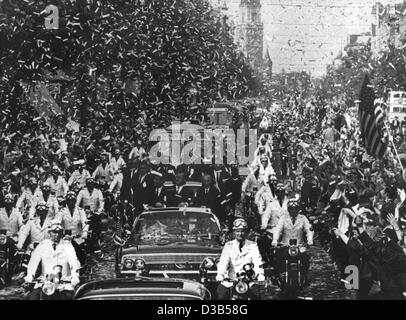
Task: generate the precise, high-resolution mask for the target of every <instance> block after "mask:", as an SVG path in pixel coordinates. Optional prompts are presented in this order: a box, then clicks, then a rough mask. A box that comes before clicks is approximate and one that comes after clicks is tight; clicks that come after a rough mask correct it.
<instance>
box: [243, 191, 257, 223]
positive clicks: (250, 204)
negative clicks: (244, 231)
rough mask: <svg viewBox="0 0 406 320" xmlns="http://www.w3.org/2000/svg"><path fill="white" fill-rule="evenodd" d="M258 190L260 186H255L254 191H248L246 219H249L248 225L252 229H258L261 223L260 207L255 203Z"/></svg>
mask: <svg viewBox="0 0 406 320" xmlns="http://www.w3.org/2000/svg"><path fill="white" fill-rule="evenodd" d="M257 191H258V188H254V189H253V192H250V193H247V197H246V200H245V214H244V216H245V219H246V220H247V223H248V227H249V228H250V229H254V230H257V229H258V228H259V225H260V221H259V215H258V208H257V205H256V204H255V194H256V192H257Z"/></svg>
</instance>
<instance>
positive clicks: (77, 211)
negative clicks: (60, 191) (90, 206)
mask: <svg viewBox="0 0 406 320" xmlns="http://www.w3.org/2000/svg"><path fill="white" fill-rule="evenodd" d="M65 199H66V205H65V206H64V207H63V208H62V209H61V210H60V211H59V213H58V214H57V216H56V217H55V219H57V220H59V221H61V224H62V226H63V228H64V229H65V230H70V231H71V237H72V238H73V240H72V245H73V247H74V248H75V251H76V255H77V257H78V259H79V261H80V263H81V265H84V263H85V260H86V243H85V242H86V240H87V236H88V230H89V225H88V223H87V218H86V213H85V211H84V210H83V209H82V208H79V207H77V206H76V194H75V192H73V191H68V193H67V194H66V197H65Z"/></svg>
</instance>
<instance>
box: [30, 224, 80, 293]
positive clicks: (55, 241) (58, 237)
mask: <svg viewBox="0 0 406 320" xmlns="http://www.w3.org/2000/svg"><path fill="white" fill-rule="evenodd" d="M48 231H49V236H50V239H46V240H44V241H42V242H41V243H40V244H39V245H38V246H37V248H36V249H35V250H34V252H33V253H32V256H31V259H30V262H29V263H28V268H27V276H26V277H25V281H26V284H27V283H30V282H32V281H33V279H34V276H35V273H36V271H37V268H38V265H39V264H40V263H41V268H42V272H41V278H43V279H45V278H46V277H47V276H48V277H52V275H55V268H54V267H55V266H61V267H62V278H61V280H64V281H70V283H66V284H62V285H60V295H61V296H60V298H61V299H72V298H73V293H74V289H75V286H77V285H78V284H79V282H80V280H79V272H78V271H79V269H80V263H79V260H78V258H77V257H76V253H75V249H74V248H73V246H72V244H71V243H70V242H69V241H65V240H62V237H63V231H64V230H63V227H62V225H61V222H60V221H59V220H53V221H52V222H51V224H50V227H49V230H48ZM41 290H42V284H41V283H37V284H36V285H35V287H34V290H33V291H32V293H31V296H30V300H39V299H40V295H41Z"/></svg>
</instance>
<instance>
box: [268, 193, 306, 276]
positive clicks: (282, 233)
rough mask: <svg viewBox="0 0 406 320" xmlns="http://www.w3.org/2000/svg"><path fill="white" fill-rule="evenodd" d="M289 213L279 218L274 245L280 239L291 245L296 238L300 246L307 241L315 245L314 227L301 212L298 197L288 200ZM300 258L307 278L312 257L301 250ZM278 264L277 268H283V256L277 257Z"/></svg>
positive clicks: (283, 243) (285, 244)
mask: <svg viewBox="0 0 406 320" xmlns="http://www.w3.org/2000/svg"><path fill="white" fill-rule="evenodd" d="M288 212H289V215H284V216H282V217H281V218H280V219H279V222H278V225H277V226H276V228H275V231H274V239H273V240H272V246H273V247H276V246H277V245H278V241H279V239H281V241H280V243H281V244H282V245H283V246H289V240H291V239H296V240H297V245H298V246H301V245H302V246H303V245H304V244H305V237H304V236H305V235H306V240H307V241H306V243H307V245H308V246H312V245H313V227H312V225H311V224H310V222H309V220H308V219H307V218H306V216H305V215H303V214H300V203H299V201H298V200H296V199H294V198H293V199H290V200H289V201H288ZM300 260H301V262H302V267H303V274H304V275H305V279H306V277H307V271H308V270H309V263H310V257H309V256H308V254H307V253H306V251H305V250H304V248H303V249H302V250H301V251H300ZM276 261H277V266H276V268H275V269H276V270H279V271H280V270H282V268H281V265H282V264H283V263H282V257H276Z"/></svg>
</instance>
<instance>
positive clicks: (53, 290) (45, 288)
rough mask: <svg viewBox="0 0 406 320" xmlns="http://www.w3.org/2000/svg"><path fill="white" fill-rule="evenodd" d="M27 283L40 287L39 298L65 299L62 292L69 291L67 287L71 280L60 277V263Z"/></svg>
mask: <svg viewBox="0 0 406 320" xmlns="http://www.w3.org/2000/svg"><path fill="white" fill-rule="evenodd" d="M28 285H30V287H31V286H34V287H41V293H40V296H39V298H40V300H66V296H65V295H64V294H63V292H64V291H71V290H70V288H69V287H70V286H71V281H70V280H67V279H63V278H62V266H60V265H56V266H54V267H53V268H52V273H50V274H47V275H45V277H39V278H37V279H35V280H34V281H33V282H31V283H28ZM68 286H69V287H68ZM32 289H34V288H32Z"/></svg>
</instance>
